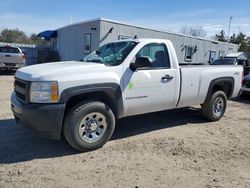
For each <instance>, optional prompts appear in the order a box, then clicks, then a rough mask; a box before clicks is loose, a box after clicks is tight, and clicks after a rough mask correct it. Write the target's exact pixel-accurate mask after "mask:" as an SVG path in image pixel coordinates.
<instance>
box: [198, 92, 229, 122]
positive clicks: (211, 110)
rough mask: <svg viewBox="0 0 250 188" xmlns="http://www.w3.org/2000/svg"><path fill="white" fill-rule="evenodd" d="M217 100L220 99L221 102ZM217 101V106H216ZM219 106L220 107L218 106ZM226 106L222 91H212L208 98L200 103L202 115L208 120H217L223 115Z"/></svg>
mask: <svg viewBox="0 0 250 188" xmlns="http://www.w3.org/2000/svg"><path fill="white" fill-rule="evenodd" d="M219 101H222V102H221V103H220V102H219ZM217 102H218V103H219V104H218V107H217V105H216V104H217ZM215 106H216V107H215ZM220 106H221V108H220ZM226 108H227V96H226V94H225V93H224V92H223V91H216V92H214V93H213V94H212V95H211V96H210V97H208V99H207V100H206V101H205V102H204V104H202V105H201V110H202V114H203V116H204V117H205V118H206V119H207V120H209V121H218V120H220V119H221V117H222V116H223V115H224V113H225V111H226Z"/></svg>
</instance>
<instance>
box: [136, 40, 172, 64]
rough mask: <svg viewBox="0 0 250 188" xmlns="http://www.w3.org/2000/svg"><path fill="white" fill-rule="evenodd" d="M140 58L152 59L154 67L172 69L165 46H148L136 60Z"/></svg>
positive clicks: (139, 53) (137, 55) (153, 44)
mask: <svg viewBox="0 0 250 188" xmlns="http://www.w3.org/2000/svg"><path fill="white" fill-rule="evenodd" d="M138 57H148V58H150V59H151V61H152V67H155V68H170V60H169V55H168V51H167V48H166V46H165V44H157V43H152V44H148V45H146V46H144V47H143V48H142V49H141V50H140V51H139V52H138V53H137V54H136V58H138Z"/></svg>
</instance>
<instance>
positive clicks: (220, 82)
mask: <svg viewBox="0 0 250 188" xmlns="http://www.w3.org/2000/svg"><path fill="white" fill-rule="evenodd" d="M225 82H227V83H230V84H231V86H232V87H231V90H230V91H229V95H227V97H228V99H230V98H231V96H232V95H233V91H234V82H235V81H234V78H233V77H220V78H216V79H214V80H212V81H211V82H210V84H209V87H208V92H207V96H206V99H205V101H206V100H207V99H208V98H209V96H210V95H211V93H212V90H213V87H214V86H216V85H219V86H221V85H223V83H225Z"/></svg>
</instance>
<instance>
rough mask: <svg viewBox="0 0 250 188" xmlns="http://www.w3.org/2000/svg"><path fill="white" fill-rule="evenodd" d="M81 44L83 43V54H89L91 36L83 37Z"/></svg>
mask: <svg viewBox="0 0 250 188" xmlns="http://www.w3.org/2000/svg"><path fill="white" fill-rule="evenodd" d="M83 43H84V47H83V52H84V53H85V54H89V53H91V34H85V35H84V40H83Z"/></svg>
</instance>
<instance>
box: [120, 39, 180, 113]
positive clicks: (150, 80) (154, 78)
mask: <svg viewBox="0 0 250 188" xmlns="http://www.w3.org/2000/svg"><path fill="white" fill-rule="evenodd" d="M138 57H148V58H150V59H151V66H150V67H146V68H143V69H137V70H136V71H132V70H131V69H130V68H128V70H127V71H126V72H127V73H126V74H125V75H126V76H125V78H124V79H123V81H124V91H123V101H124V113H125V116H128V115H135V114H142V113H148V112H154V111H161V110H166V109H170V108H174V107H175V105H176V94H177V93H176V87H179V85H178V83H176V76H178V74H177V71H178V70H176V69H174V68H171V64H170V59H169V54H168V50H167V47H166V45H165V44H163V43H150V44H147V45H145V46H144V47H142V49H141V50H140V51H139V52H138V53H137V55H136V56H135V57H134V60H132V62H131V63H133V62H135V59H136V58H138Z"/></svg>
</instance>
